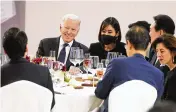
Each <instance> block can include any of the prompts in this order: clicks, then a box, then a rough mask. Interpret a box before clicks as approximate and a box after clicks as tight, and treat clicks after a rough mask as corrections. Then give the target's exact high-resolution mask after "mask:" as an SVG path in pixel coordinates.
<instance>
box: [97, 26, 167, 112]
mask: <svg viewBox="0 0 176 112" xmlns="http://www.w3.org/2000/svg"><path fill="white" fill-rule="evenodd" d="M149 42H150V36H149V33H148V31H147V30H146V29H144V28H142V27H138V26H134V27H132V28H130V29H129V31H128V32H127V34H126V43H127V44H126V51H127V55H128V57H127V58H117V59H113V60H112V61H110V63H109V65H108V67H107V69H106V72H105V74H104V76H103V79H102V80H101V81H100V82H98V84H97V88H96V90H95V95H96V96H97V97H98V98H100V99H104V100H105V101H104V104H103V105H102V107H101V108H100V111H101V112H107V111H108V96H109V93H110V92H111V90H112V89H113V88H115V87H117V86H119V85H121V84H123V83H124V82H126V81H130V80H142V81H144V82H146V83H148V84H150V85H151V86H153V87H154V88H156V90H157V94H158V95H157V97H158V98H160V97H161V95H162V94H163V80H164V77H163V73H162V72H161V71H160V70H159V69H157V68H156V67H154V66H152V65H151V64H150V63H149V62H148V61H146V60H145V58H144V55H145V50H146V49H147V47H148V44H149ZM129 94H130V92H129Z"/></svg>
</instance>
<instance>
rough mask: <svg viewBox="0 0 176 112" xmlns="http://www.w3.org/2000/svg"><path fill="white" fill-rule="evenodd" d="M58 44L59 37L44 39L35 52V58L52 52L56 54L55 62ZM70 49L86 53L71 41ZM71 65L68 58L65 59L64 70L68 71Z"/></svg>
mask: <svg viewBox="0 0 176 112" xmlns="http://www.w3.org/2000/svg"><path fill="white" fill-rule="evenodd" d="M59 43H60V37H54V38H45V39H43V40H41V41H40V44H39V47H38V51H37V54H36V55H37V57H39V56H49V53H50V50H53V51H55V52H56V60H57V57H58V50H59ZM72 47H79V48H80V49H83V51H84V53H88V52H89V51H88V48H87V47H86V46H85V45H83V44H81V43H79V42H77V41H75V40H73V44H72ZM71 65H73V64H72V63H71V62H70V60H69V56H68V58H67V62H66V68H67V70H68V69H69V67H70V66H71Z"/></svg>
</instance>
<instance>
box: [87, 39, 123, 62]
mask: <svg viewBox="0 0 176 112" xmlns="http://www.w3.org/2000/svg"><path fill="white" fill-rule="evenodd" d="M89 52H90V55H92V56H99V59H100V61H101V59H106V56H107V53H108V52H107V51H105V50H104V48H103V45H102V44H101V43H100V42H97V43H92V44H90V47H89ZM109 52H119V53H122V54H123V55H126V49H125V43H122V42H117V43H116V47H115V48H114V49H113V50H111V51H109Z"/></svg>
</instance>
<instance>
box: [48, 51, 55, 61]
mask: <svg viewBox="0 0 176 112" xmlns="http://www.w3.org/2000/svg"><path fill="white" fill-rule="evenodd" d="M49 59H50V60H52V61H56V53H55V51H52V50H51V51H50V55H49Z"/></svg>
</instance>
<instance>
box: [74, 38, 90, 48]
mask: <svg viewBox="0 0 176 112" xmlns="http://www.w3.org/2000/svg"><path fill="white" fill-rule="evenodd" d="M73 44H74V45H76V46H78V47H80V48H82V49H86V50H88V47H87V46H86V45H84V44H82V43H80V42H78V41H76V40H75V41H74V43H73Z"/></svg>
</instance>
